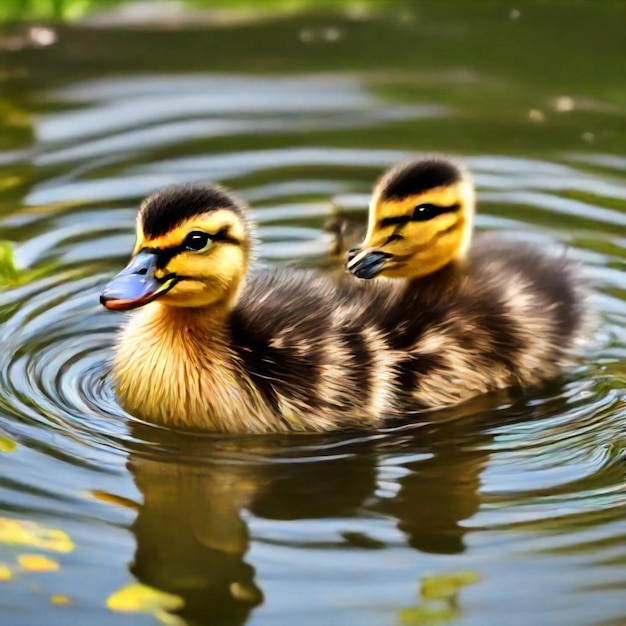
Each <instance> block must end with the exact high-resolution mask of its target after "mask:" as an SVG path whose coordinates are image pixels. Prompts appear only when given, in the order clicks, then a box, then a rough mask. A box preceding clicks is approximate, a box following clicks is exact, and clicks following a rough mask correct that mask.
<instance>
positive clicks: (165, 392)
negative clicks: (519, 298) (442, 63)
mask: <svg viewBox="0 0 626 626" xmlns="http://www.w3.org/2000/svg"><path fill="white" fill-rule="evenodd" d="M225 333H226V329H225V328H224V326H223V323H222V322H221V320H217V319H211V318H209V317H207V316H202V315H201V314H199V312H197V311H194V310H186V309H175V308H173V307H167V308H166V307H163V306H162V305H161V304H159V303H156V302H155V303H152V304H150V305H147V306H145V307H144V308H143V309H141V310H140V311H138V312H137V313H135V314H134V315H133V317H132V318H131V320H130V321H129V323H128V324H127V325H126V327H125V328H124V330H123V331H122V334H121V336H120V338H119V341H118V349H117V353H116V356H115V361H114V384H115V388H116V391H117V393H118V395H119V397H120V399H121V400H122V404H123V405H124V407H125V408H126V409H127V410H128V411H130V412H131V413H134V414H137V415H140V416H141V417H142V418H143V419H145V420H147V421H150V422H154V423H156V424H161V425H167V426H171V427H185V428H193V429H198V430H205V431H207V430H208V431H229V432H251V431H252V432H254V431H255V430H258V431H260V432H261V431H267V429H268V426H269V424H272V425H273V428H272V430H281V428H280V426H278V428H277V424H275V422H276V421H277V418H276V417H275V416H274V415H273V414H272V412H271V411H270V409H269V407H268V406H267V405H266V403H265V402H264V401H263V399H262V398H261V397H260V396H259V394H258V392H257V391H256V390H255V389H254V387H253V385H252V384H251V383H250V382H249V380H248V379H247V378H246V377H245V376H242V373H241V368H238V367H237V363H236V359H235V357H234V356H233V354H232V353H231V351H230V350H229V348H228V345H227V342H226V335H225ZM255 423H256V425H257V427H256V428H255Z"/></svg>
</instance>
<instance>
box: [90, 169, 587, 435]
mask: <svg viewBox="0 0 626 626" xmlns="http://www.w3.org/2000/svg"><path fill="white" fill-rule="evenodd" d="M419 178H420V176H418V179H416V180H413V182H411V180H412V179H411V177H410V176H406V177H405V176H402V177H401V178H400V179H399V180H400V182H402V185H400V188H401V189H403V190H404V193H403V194H399V193H396V194H392V195H391V196H389V198H390V199H391V202H393V203H394V204H393V206H397V207H398V208H399V207H400V206H402V207H404V208H405V209H406V208H407V207H408V206H409V204H410V203H409V201H408V198H411V197H417V196H419V197H420V198H422V199H423V198H425V197H426V196H425V195H424V194H425V193H426V192H427V191H428V190H426V189H425V188H424V182H423V181H420V180H419ZM383 180H384V179H383ZM431 182H432V181H431ZM436 182H437V185H436V186H435V187H433V186H432V184H431V185H430V187H431V189H430V191H431V192H432V193H433V194H435V190H437V189H440V188H445V187H451V186H454V187H455V188H456V189H457V190H461V189H462V188H463V187H462V185H459V184H457V182H458V181H456V182H455V183H454V184H452V185H450V184H445V181H444V182H443V183H441V184H439V180H438V179H437V181H436ZM448 182H449V181H448ZM392 183H394V180H393V177H392V179H389V180H388V181H387V184H388V185H389V186H391V184H392ZM413 191H416V193H413ZM437 193H439V192H437ZM464 193H465V192H464ZM380 197H381V198H383V197H386V196H385V195H384V193H383V194H380ZM464 197H465V196H464ZM469 197H470V196H467V198H469ZM403 200H406V202H403ZM444 200H445V202H444ZM412 202H413V200H411V203H412ZM459 202H460V198H459V197H457V196H455V194H454V192H453V191H452V190H448V191H445V192H444V193H443V195H439V196H437V195H436V194H435V195H432V196H429V199H428V200H427V201H426V200H424V202H422V204H425V203H427V204H429V205H433V206H443V207H446V208H447V209H448V210H447V211H444V212H443V213H446V215H447V217H445V216H443V215H442V217H445V220H448V221H449V222H450V223H449V225H448V226H446V227H443V228H444V230H445V231H447V230H451V229H452V222H451V221H450V216H453V215H454V216H458V215H460V213H458V211H457V209H452V208H450V207H452V206H453V205H455V204H458V203H459ZM414 208H415V207H413V209H414ZM413 214H414V210H412V211H411V212H410V217H412V216H413ZM405 215H409V211H408V210H406V212H403V213H399V212H398V213H396V212H394V213H393V214H389V215H385V216H384V217H382V216H381V219H382V220H385V219H387V220H391V221H387V222H385V223H384V224H382V228H383V229H387V228H389V227H391V228H392V230H393V231H394V232H391V231H390V232H389V233H387V231H386V230H385V237H384V239H381V240H380V241H379V240H378V239H377V238H376V235H377V230H378V229H377V227H376V224H377V223H378V222H375V223H374V226H373V227H372V228H370V231H369V235H371V242H370V240H369V239H368V241H367V242H366V243H367V244H368V246H369V243H372V244H376V246H380V247H381V248H384V250H379V249H378V248H376V247H374V246H369V247H368V248H367V250H370V248H371V253H372V254H374V253H376V252H377V251H382V252H383V253H384V255H385V257H384V259H385V264H383V266H381V267H377V271H378V272H379V273H384V271H385V268H392V267H393V266H394V263H396V262H397V261H398V256H396V252H397V249H396V248H394V249H393V250H388V249H387V247H386V246H389V244H390V243H398V244H399V243H400V241H401V240H400V239H397V238H395V237H396V236H403V235H400V233H397V232H395V230H396V229H397V227H398V226H401V225H405V226H406V224H408V223H409V222H411V220H405V217H404V216H405ZM435 219H437V220H439V221H438V222H437V224H439V223H440V222H442V221H443V220H441V219H439V217H437V218H435ZM405 234H408V231H405ZM411 237H413V235H411ZM446 237H448V234H447V233H446V234H443V235H441V236H440V237H439V238H437V239H436V241H435V242H433V241H430V242H428V241H426V240H423V239H421V238H420V237H418V236H417V235H416V236H415V239H416V240H417V241H419V244H418V245H417V246H416V248H420V249H421V247H424V248H426V247H428V246H433V245H436V243H437V242H441V246H442V248H441V250H443V249H444V247H443V246H444V244H445V250H447V251H448V252H447V254H448V255H449V260H451V259H452V258H454V257H455V256H457V255H458V252H459V249H460V247H462V246H463V245H465V244H464V243H463V244H461V243H457V245H456V246H452V245H451V246H449V245H448V243H447V239H446ZM455 241H457V242H463V241H464V239H463V237H456V239H455ZM364 250H365V248H364ZM409 253H412V250H411V249H410V248H407V249H404V250H403V251H402V255H401V256H403V257H407V255H409ZM251 254H252V249H251V232H250V226H249V223H248V219H247V216H246V208H245V206H244V205H243V203H242V202H241V201H240V200H238V199H237V198H236V197H235V196H233V195H232V194H231V193H230V192H227V191H226V190H224V189H222V188H221V187H217V186H204V185H190V186H174V187H168V188H165V189H163V190H162V191H160V192H157V193H156V194H154V195H152V196H150V197H149V198H147V199H146V200H145V201H144V203H143V204H142V206H141V208H140V211H139V215H138V218H137V241H136V245H135V249H134V251H133V256H132V258H131V261H130V263H129V264H128V266H127V267H126V268H125V269H124V270H122V272H121V273H120V274H118V275H117V276H116V277H115V278H113V280H112V281H111V282H110V283H109V285H108V286H107V287H106V288H105V289H104V290H103V292H102V296H101V301H102V303H103V304H104V306H106V307H107V308H108V309H110V310H129V309H134V308H138V307H141V310H140V311H137V312H136V313H134V314H133V316H132V317H131V318H130V320H129V321H128V322H127V324H126V326H125V327H124V329H123V331H122V333H121V335H120V337H119V341H118V345H117V348H116V354H115V359H114V365H113V370H114V381H115V386H116V390H117V394H118V396H119V398H120V400H121V402H122V404H123V406H124V407H125V408H126V409H127V410H129V411H130V412H132V413H134V414H136V415H137V416H139V417H141V418H143V419H145V420H147V421H150V422H154V423H157V424H162V425H166V426H171V427H180V428H188V429H196V430H204V431H220V432H236V433H247V432H251V433H267V432H288V431H325V430H331V429H341V428H370V427H376V426H379V425H381V424H382V423H383V422H384V420H385V418H402V417H406V415H407V414H408V413H409V412H414V411H415V410H416V409H420V408H427V407H438V406H444V405H449V404H454V403H457V402H460V401H462V400H464V399H466V398H469V397H472V396H474V395H477V394H480V393H484V392H488V391H491V390H495V389H500V388H503V387H507V386H509V385H514V384H532V383H536V382H538V381H540V380H542V379H545V378H549V377H551V376H554V375H556V374H557V373H558V372H559V370H560V366H561V365H562V364H563V362H564V360H565V357H566V354H567V349H568V347H569V346H570V345H571V344H572V343H573V341H574V339H575V338H576V337H577V335H578V333H579V331H580V328H581V324H582V319H583V309H582V306H581V301H580V294H579V289H578V283H577V281H576V279H575V277H574V275H573V271H572V268H571V267H570V266H569V265H568V264H567V263H566V262H565V261H563V260H559V259H553V258H549V257H545V256H543V255H541V254H539V253H537V252H535V251H533V250H531V249H528V248H525V247H518V246H513V247H504V246H502V247H500V248H498V249H497V248H495V247H492V248H490V249H489V251H488V252H487V253H485V256H484V257H482V259H481V261H482V262H481V263H478V262H476V263H474V262H473V261H471V260H468V264H467V267H465V268H464V270H463V272H462V274H463V277H464V278H463V279H462V280H459V281H454V288H451V289H448V288H444V289H435V288H432V289H431V288H429V289H421V288H413V281H405V280H402V281H362V280H355V279H353V278H352V277H349V276H347V277H345V279H343V280H336V279H333V278H331V277H328V276H325V275H322V274H316V273H314V272H309V271H302V270H293V269H275V270H267V271H264V272H262V273H260V274H258V275H254V276H248V266H249V263H250V258H251ZM441 254H443V251H442V252H441ZM388 255H389V256H388ZM471 258H473V257H472V254H470V257H469V259H471ZM477 261H478V260H477ZM378 262H379V261H376V263H378ZM401 262H404V261H401ZM368 263H369V261H368ZM448 264H449V263H448ZM435 265H438V264H435ZM371 267H373V265H372V266H370V268H371ZM432 267H433V269H431V274H430V276H435V275H436V274H437V273H438V272H437V271H436V270H435V269H434V267H435V266H432ZM418 273H419V272H418ZM402 275H403V276H406V273H403V274H402Z"/></svg>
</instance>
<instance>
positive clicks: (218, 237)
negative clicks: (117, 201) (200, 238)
mask: <svg viewBox="0 0 626 626" xmlns="http://www.w3.org/2000/svg"><path fill="white" fill-rule="evenodd" d="M206 235H207V236H208V238H209V239H210V240H211V241H212V242H214V243H227V244H231V245H235V246H240V245H241V242H240V241H239V240H238V239H235V238H234V237H230V236H229V234H228V229H227V228H223V229H222V230H220V231H219V232H217V233H215V235H211V234H210V233H206ZM188 250H189V249H188V248H187V246H186V244H185V242H184V241H183V243H180V244H178V245H177V246H171V247H169V248H151V247H150V246H146V247H145V248H142V249H141V252H143V251H145V252H153V253H154V254H156V255H157V262H156V266H157V269H160V270H162V269H163V268H165V267H167V264H168V263H169V262H170V261H171V260H172V259H173V258H174V257H175V256H177V255H179V254H181V253H182V252H186V251H188ZM190 252H193V250H191V251H190Z"/></svg>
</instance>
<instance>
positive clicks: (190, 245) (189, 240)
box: [183, 230, 211, 252]
mask: <svg viewBox="0 0 626 626" xmlns="http://www.w3.org/2000/svg"><path fill="white" fill-rule="evenodd" d="M210 243H211V237H209V235H207V234H206V233H203V232H201V231H199V230H194V231H193V232H191V233H189V234H188V235H187V237H185V241H184V242H183V246H184V248H185V250H192V251H193V252H200V250H204V249H205V248H206V247H208V245H209V244H210Z"/></svg>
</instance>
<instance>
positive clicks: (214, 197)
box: [100, 185, 251, 311]
mask: <svg viewBox="0 0 626 626" xmlns="http://www.w3.org/2000/svg"><path fill="white" fill-rule="evenodd" d="M136 233H137V239H136V242H135V248H134V250H133V255H132V257H131V260H130V262H129V264H128V265H127V266H126V267H125V268H124V269H123V270H122V271H121V272H120V273H119V274H118V275H117V276H115V277H114V278H113V279H112V280H111V282H110V283H109V284H108V285H107V286H106V287H105V288H104V290H103V291H102V294H101V295H100V302H102V304H103V305H104V306H105V307H106V308H107V309H110V310H113V311H126V310H129V309H135V308H137V307H140V306H143V305H144V304H148V303H149V302H152V301H153V300H157V299H158V300H159V302H161V303H163V304H166V305H169V306H174V307H205V306H210V305H224V306H226V307H230V306H233V305H234V303H235V301H236V299H237V295H238V293H239V289H240V287H241V285H242V282H243V279H244V277H245V275H246V272H247V269H248V264H249V260H250V255H251V236H250V227H249V224H248V222H247V219H246V208H245V205H244V203H243V201H241V200H239V199H238V198H236V197H235V196H233V195H232V194H231V193H230V192H228V191H226V190H225V189H223V188H222V187H219V186H216V185H174V186H171V187H165V188H164V189H162V190H160V191H158V192H156V193H154V194H153V195H151V196H149V197H148V198H146V200H144V201H143V203H142V205H141V208H140V209H139V213H138V215H137V224H136Z"/></svg>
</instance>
